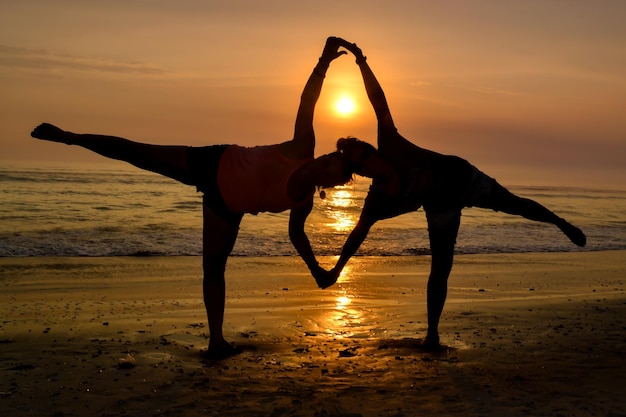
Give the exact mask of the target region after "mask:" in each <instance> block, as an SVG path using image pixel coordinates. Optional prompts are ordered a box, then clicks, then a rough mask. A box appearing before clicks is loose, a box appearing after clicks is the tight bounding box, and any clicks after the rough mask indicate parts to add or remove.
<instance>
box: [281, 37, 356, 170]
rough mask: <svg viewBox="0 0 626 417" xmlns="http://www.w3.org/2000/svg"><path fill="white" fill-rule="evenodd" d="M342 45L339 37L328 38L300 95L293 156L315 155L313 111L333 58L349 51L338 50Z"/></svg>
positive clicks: (305, 156) (292, 147)
mask: <svg viewBox="0 0 626 417" xmlns="http://www.w3.org/2000/svg"><path fill="white" fill-rule="evenodd" d="M340 46H341V45H340V42H339V38H335V37H332V36H331V37H329V38H328V39H327V40H326V45H325V46H324V51H323V52H322V56H321V57H320V59H319V62H318V63H317V65H316V66H315V69H313V72H312V73H311V75H310V76H309V79H308V81H307V83H306V85H305V86H304V90H303V91H302V95H301V97H300V107H299V108H298V114H297V116H296V126H295V131H294V137H293V141H291V142H290V144H291V145H290V150H289V151H288V152H289V153H290V156H292V157H296V158H307V157H309V158H310V157H313V153H314V149H315V133H314V131H313V113H314V111H315V105H316V104H317V99H318V98H319V96H320V93H321V91H322V85H323V84H324V77H325V76H326V70H328V67H329V65H330V63H331V62H332V61H333V60H335V59H337V58H339V57H340V56H341V55H344V54H346V53H347V52H346V51H338V49H339V47H340Z"/></svg>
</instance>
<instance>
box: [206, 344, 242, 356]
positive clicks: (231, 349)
mask: <svg viewBox="0 0 626 417" xmlns="http://www.w3.org/2000/svg"><path fill="white" fill-rule="evenodd" d="M241 352H242V350H241V349H239V348H237V347H235V346H233V345H231V344H230V343H228V342H227V341H225V340H224V341H222V342H220V343H210V344H209V350H208V351H207V352H206V353H205V354H204V356H205V357H206V358H207V359H211V360H220V359H226V358H229V357H231V356H235V355H238V354H240V353H241Z"/></svg>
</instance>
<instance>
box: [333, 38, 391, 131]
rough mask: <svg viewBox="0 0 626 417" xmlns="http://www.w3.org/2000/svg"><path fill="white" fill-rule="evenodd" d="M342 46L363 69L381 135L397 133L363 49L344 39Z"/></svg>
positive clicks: (381, 90) (383, 93) (382, 93)
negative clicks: (383, 133)
mask: <svg viewBox="0 0 626 417" xmlns="http://www.w3.org/2000/svg"><path fill="white" fill-rule="evenodd" d="M341 46H343V47H344V48H346V49H347V50H349V51H350V52H352V54H353V55H354V57H355V58H356V63H357V65H358V66H359V68H360V69H361V75H362V76H363V84H364V85H365V91H366V92H367V97H368V98H369V99H370V103H371V104H372V107H373V108H374V113H376V118H377V119H378V131H379V133H380V132H384V131H387V130H392V131H394V132H395V131H396V127H395V125H394V123H393V118H392V117H391V111H390V110H389V105H388V104H387V99H386V98H385V92H384V91H383V88H382V87H381V86H380V83H379V82H378V80H377V79H376V76H375V75H374V72H373V71H372V69H371V68H370V66H369V65H368V64H367V57H365V56H364V55H363V52H362V51H361V48H359V47H358V46H356V44H355V43H350V42H348V41H346V40H343V39H342V40H341Z"/></svg>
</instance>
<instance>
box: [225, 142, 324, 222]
mask: <svg viewBox="0 0 626 417" xmlns="http://www.w3.org/2000/svg"><path fill="white" fill-rule="evenodd" d="M311 159H312V158H304V159H290V158H288V157H286V156H284V155H283V154H281V153H280V151H279V150H278V145H269V146H255V147H252V148H246V147H243V146H238V145H231V146H229V147H228V148H226V150H225V151H224V153H223V154H222V157H221V159H220V165H219V167H218V171H217V184H218V186H219V189H220V193H221V194H222V198H223V199H224V202H225V203H226V206H228V208H229V209H231V210H232V211H235V212H238V213H252V214H257V213H259V212H263V211H269V212H272V213H279V212H281V211H285V210H288V209H292V208H294V207H298V206H299V205H301V204H303V203H304V202H305V201H306V200H307V199H304V200H302V201H292V200H291V199H290V198H289V196H288V195H287V182H288V181H289V178H290V177H291V174H293V172H294V171H295V170H296V169H298V168H299V167H301V166H302V165H303V164H305V163H306V162H308V161H310V160H311Z"/></svg>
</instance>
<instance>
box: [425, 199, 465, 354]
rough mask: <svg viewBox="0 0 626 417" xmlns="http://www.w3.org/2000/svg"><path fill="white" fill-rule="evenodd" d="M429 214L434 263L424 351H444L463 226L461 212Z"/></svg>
mask: <svg viewBox="0 0 626 417" xmlns="http://www.w3.org/2000/svg"><path fill="white" fill-rule="evenodd" d="M425 211H426V220H427V221H428V237H429V239H430V250H431V254H432V260H431V267H430V276H429V277H428V288H427V295H426V303H427V310H428V332H427V334H426V339H425V340H424V348H426V349H428V350H438V349H441V345H440V344H439V319H440V318H441V313H442V312H443V306H444V304H445V302H446V296H447V294H448V277H449V276H450V271H451V270H452V262H453V259H454V245H455V244H456V237H457V234H458V231H459V226H460V224H461V212H460V211H457V210H449V211H444V212H435V213H433V212H430V211H429V210H428V209H425Z"/></svg>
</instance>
